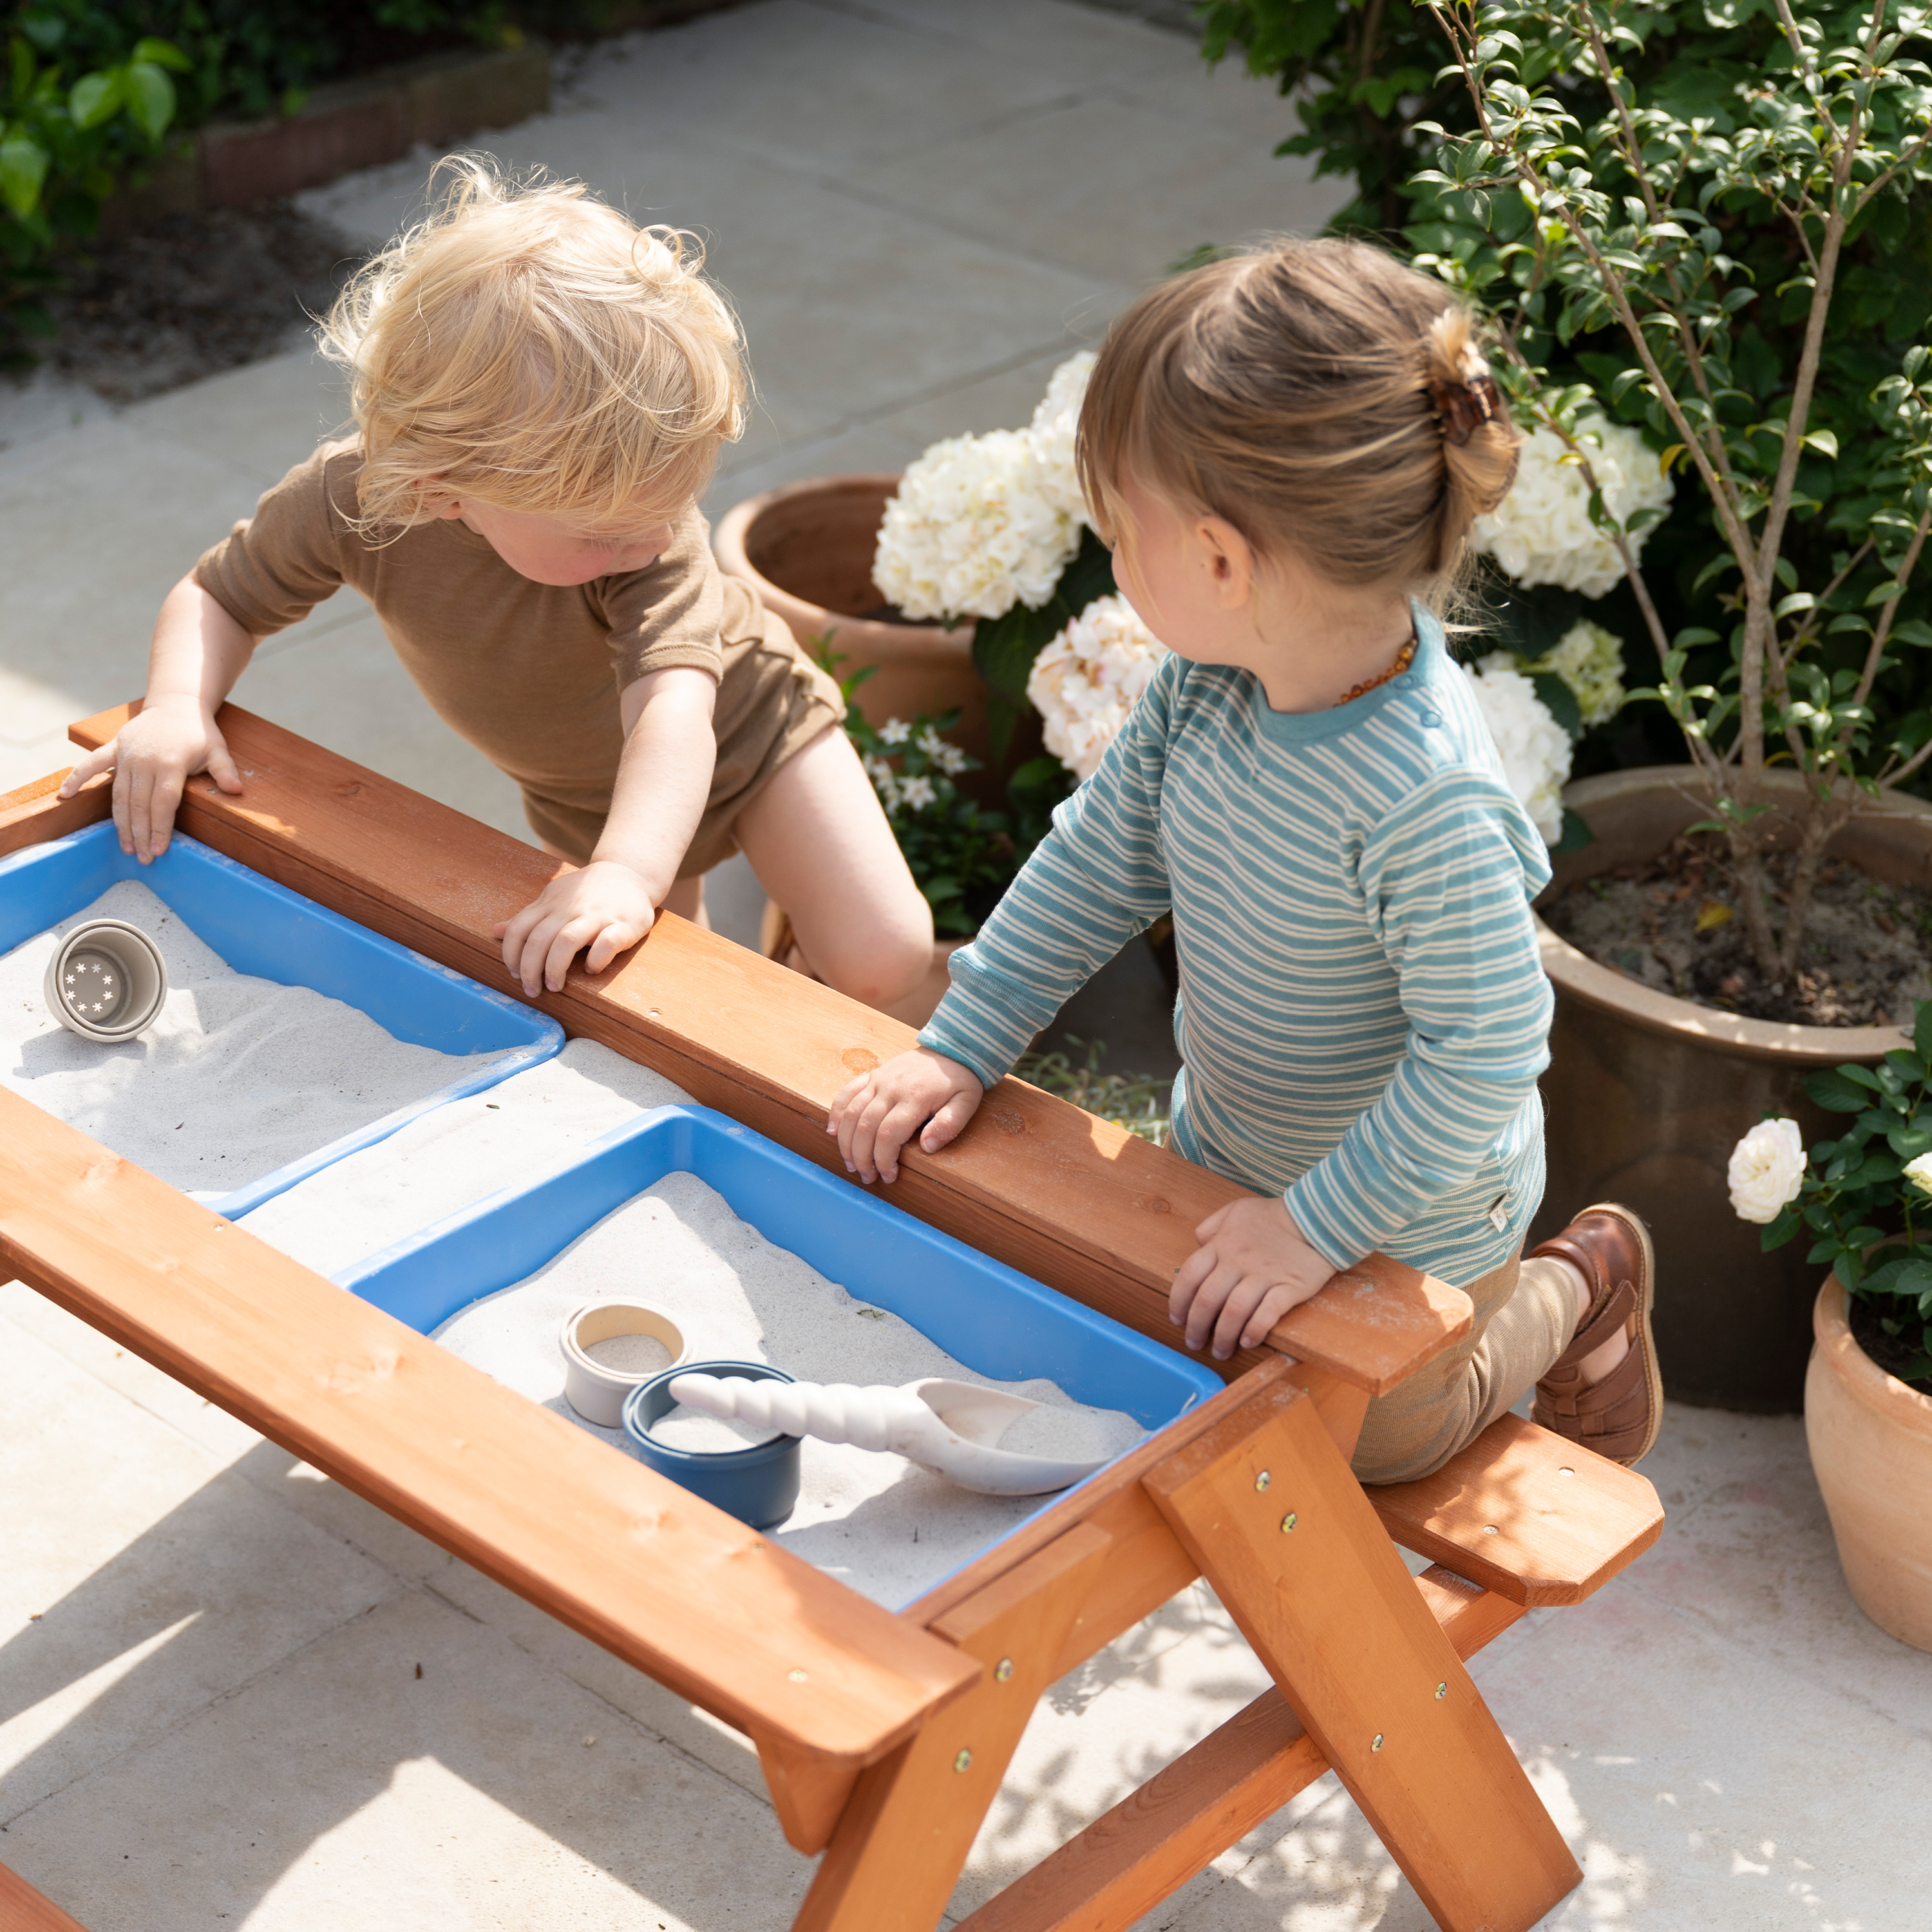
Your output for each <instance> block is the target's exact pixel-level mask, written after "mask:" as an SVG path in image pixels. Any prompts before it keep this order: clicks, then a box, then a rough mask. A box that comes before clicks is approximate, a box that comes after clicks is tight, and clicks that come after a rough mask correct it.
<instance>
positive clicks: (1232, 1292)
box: [1211, 1275, 1274, 1362]
mask: <svg viewBox="0 0 1932 1932" xmlns="http://www.w3.org/2000/svg"><path fill="white" fill-rule="evenodd" d="M1268 1293H1269V1288H1268V1283H1267V1281H1266V1280H1265V1279H1263V1278H1262V1277H1259V1276H1256V1275H1244V1276H1243V1277H1241V1279H1240V1280H1238V1281H1237V1282H1235V1283H1234V1284H1233V1285H1232V1286H1231V1287H1230V1288H1229V1290H1228V1298H1227V1299H1226V1301H1224V1302H1223V1303H1222V1304H1221V1313H1220V1315H1219V1316H1217V1318H1216V1320H1215V1323H1214V1346H1213V1349H1212V1350H1211V1353H1212V1354H1213V1355H1214V1359H1215V1361H1217V1362H1225V1361H1226V1360H1227V1359H1228V1358H1229V1356H1230V1355H1232V1354H1233V1353H1234V1352H1235V1349H1237V1348H1238V1346H1240V1343H1241V1337H1242V1335H1243V1334H1244V1333H1245V1332H1246V1331H1247V1328H1248V1327H1249V1325H1250V1322H1251V1321H1252V1319H1253V1317H1254V1315H1255V1313H1256V1310H1258V1309H1259V1307H1261V1306H1262V1304H1263V1303H1264V1302H1265V1301H1266V1300H1267V1299H1268ZM1273 1327H1274V1323H1273V1322H1270V1323H1269V1324H1268V1328H1273ZM1267 1333H1268V1329H1267V1328H1264V1329H1263V1330H1262V1334H1263V1335H1264V1336H1265V1335H1266V1334H1267Z"/></svg>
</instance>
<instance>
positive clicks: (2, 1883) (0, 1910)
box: [0, 1865, 87, 1932]
mask: <svg viewBox="0 0 1932 1932" xmlns="http://www.w3.org/2000/svg"><path fill="white" fill-rule="evenodd" d="M0 1928H4V1932H87V1927H86V1926H85V1925H83V1924H82V1923H81V1922H80V1920H79V1919H78V1918H72V1917H71V1916H70V1915H68V1913H66V1912H63V1911H62V1909H60V1907H59V1906H58V1905H56V1904H55V1903H54V1902H53V1900H52V1899H51V1898H49V1897H47V1896H46V1894H44V1893H43V1892H38V1891H35V1890H34V1888H33V1887H32V1886H31V1885H29V1884H28V1882H27V1881H26V1879H23V1877H22V1876H20V1873H18V1872H16V1871H9V1870H7V1867H5V1865H0Z"/></svg>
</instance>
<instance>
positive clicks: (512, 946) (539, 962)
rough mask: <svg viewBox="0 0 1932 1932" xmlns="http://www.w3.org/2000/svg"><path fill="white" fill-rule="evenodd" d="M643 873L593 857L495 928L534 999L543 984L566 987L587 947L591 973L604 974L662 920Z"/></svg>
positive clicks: (516, 976) (506, 959)
mask: <svg viewBox="0 0 1932 1932" xmlns="http://www.w3.org/2000/svg"><path fill="white" fill-rule="evenodd" d="M657 916H658V915H657V907H656V905H655V903H654V902H653V901H652V898H651V889H650V887H649V885H648V884H646V883H645V881H644V879H643V877H642V875H641V874H638V873H636V872H634V871H631V868H630V867H629V866H628V865H619V863H618V862H617V861H616V859H592V860H591V862H590V863H589V865H586V866H584V867H583V869H582V870H581V871H575V872H563V873H560V874H559V875H558V876H557V877H556V878H554V879H553V880H550V883H549V884H548V885H547V886H544V889H543V892H542V895H541V897H540V898H538V899H537V900H536V901H535V903H534V904H530V905H526V907H524V908H523V910H522V911H521V912H520V913H517V916H516V917H515V918H514V919H509V920H507V921H506V922H505V923H503V924H502V925H501V926H496V927H495V928H493V932H494V933H495V935H496V938H499V939H500V940H501V941H502V942H503V964H504V965H505V966H506V967H508V968H509V971H510V977H511V978H512V979H513V980H517V981H519V982H520V983H521V985H522V986H523V992H524V993H525V994H526V995H527V996H528V997H529V998H531V999H535V998H536V995H537V988H538V983H539V982H541V984H543V985H544V986H547V987H548V988H549V989H550V991H551V992H553V993H560V992H562V991H563V976H564V974H565V973H567V972H568V971H569V970H570V962H571V961H572V960H573V959H575V958H576V957H577V954H578V953H580V952H582V951H583V949H584V947H586V946H587V947H589V949H590V950H589V954H588V955H587V956H586V958H585V959H584V962H583V965H584V969H585V971H587V972H591V973H601V972H602V971H603V970H604V968H605V967H607V965H610V962H611V961H612V960H613V959H616V956H618V954H619V953H621V952H622V951H623V950H624V949H625V947H627V946H634V945H636V944H637V941H639V940H640V939H641V938H643V936H644V935H645V934H646V933H647V932H649V931H650V929H651V927H652V924H653V922H655V919H656V918H657Z"/></svg>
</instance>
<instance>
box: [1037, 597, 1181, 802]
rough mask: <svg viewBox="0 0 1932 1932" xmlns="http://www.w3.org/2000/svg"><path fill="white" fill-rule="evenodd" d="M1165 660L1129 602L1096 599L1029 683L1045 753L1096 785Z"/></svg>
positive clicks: (1052, 646) (1040, 661) (1045, 654)
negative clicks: (1042, 724) (1042, 725)
mask: <svg viewBox="0 0 1932 1932" xmlns="http://www.w3.org/2000/svg"><path fill="white" fill-rule="evenodd" d="M1166 655H1167V646H1166V645H1165V644H1163V643H1162V642H1161V641H1160V639H1159V638H1158V637H1156V636H1155V635H1154V633H1153V632H1152V631H1150V630H1149V629H1148V627H1147V626H1146V625H1145V624H1143V623H1142V622H1141V620H1140V618H1139V615H1138V613H1136V611H1135V609H1134V607H1133V605H1132V604H1130V603H1129V602H1128V601H1127V599H1126V598H1124V597H1097V598H1095V599H1094V601H1093V602H1092V603H1091V604H1088V607H1086V609H1085V610H1083V611H1082V612H1081V613H1080V614H1079V616H1077V617H1076V618H1075V619H1074V620H1073V622H1072V623H1070V624H1069V625H1067V626H1066V628H1064V630H1062V631H1060V632H1058V634H1056V635H1055V637H1054V638H1053V640H1052V642H1051V643H1049V644H1048V645H1047V646H1046V649H1044V650H1043V651H1042V652H1040V655H1039V656H1038V657H1037V658H1035V659H1034V665H1033V670H1032V673H1031V675H1030V676H1028V679H1027V696H1028V697H1030V698H1031V700H1033V703H1034V706H1035V708H1036V709H1037V710H1038V711H1039V712H1040V715H1041V717H1043V718H1045V719H1046V748H1047V749H1048V750H1049V751H1051V752H1052V754H1054V756H1055V757H1057V758H1058V759H1059V760H1061V763H1064V765H1065V766H1067V769H1069V770H1070V771H1071V772H1073V773H1074V775H1076V777H1079V778H1091V776H1092V775H1093V774H1094V767H1095V766H1097V765H1098V764H1099V763H1100V754H1102V752H1103V751H1106V748H1107V747H1108V746H1109V745H1111V744H1112V742H1114V737H1115V733H1117V732H1118V731H1119V730H1120V728H1121V726H1122V725H1123V724H1125V723H1126V722H1127V713H1128V712H1130V711H1131V710H1132V709H1133V704H1134V700H1135V699H1136V698H1137V697H1139V696H1140V694H1141V693H1142V691H1145V690H1146V688H1148V681H1149V680H1150V679H1151V678H1152V677H1153V676H1154V673H1155V671H1156V670H1158V669H1159V668H1160V661H1161V660H1162V659H1163V658H1164V657H1166Z"/></svg>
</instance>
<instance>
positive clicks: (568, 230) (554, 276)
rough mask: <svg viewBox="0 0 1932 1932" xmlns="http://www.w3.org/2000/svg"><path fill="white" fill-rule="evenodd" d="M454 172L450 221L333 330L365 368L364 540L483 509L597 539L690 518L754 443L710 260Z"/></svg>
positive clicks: (528, 189) (352, 295) (365, 272)
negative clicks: (591, 532) (475, 502)
mask: <svg viewBox="0 0 1932 1932" xmlns="http://www.w3.org/2000/svg"><path fill="white" fill-rule="evenodd" d="M437 174H438V175H440V176H443V177H444V180H443V185H442V189H441V192H440V193H438V194H436V195H435V196H434V199H433V206H432V209H431V213H430V214H428V216H427V217H426V218H425V219H424V220H422V221H421V222H419V223H417V224H416V226H413V227H412V228H410V229H406V230H405V231H404V233H402V234H401V235H399V236H398V237H397V238H396V239H395V241H393V242H391V243H390V244H389V246H388V247H387V248H385V249H384V250H383V251H382V252H381V254H379V255H377V256H376V257H374V259H373V260H371V261H369V262H368V263H366V264H365V266H363V268H362V269H361V270H360V271H359V272H358V273H357V275H356V277H355V278H354V280H353V281H351V282H350V284H349V286H348V287H347V288H346V289H344V291H343V293H342V295H341V298H340V299H338V301H337V302H336V304H335V308H333V309H332V311H331V312H330V314H329V319H328V320H327V322H326V323H324V324H323V327H322V329H321V332H320V340H321V343H322V348H323V354H324V355H326V356H328V357H329V359H330V360H331V361H332V362H338V363H340V364H341V365H344V367H345V368H347V370H348V371H349V372H350V396H351V407H352V408H353V411H354V413H355V418H356V427H357V428H358V429H359V430H360V431H361V432H362V455H363V469H362V475H361V478H360V479H359V485H358V492H359V502H360V506H361V509H362V518H361V526H362V528H363V529H365V531H367V532H376V531H378V530H385V529H386V530H388V531H390V532H400V531H401V530H402V529H407V528H408V527H409V526H410V525H412V524H414V523H421V522H422V521H423V520H425V518H426V517H431V516H434V514H437V511H438V510H439V509H440V508H441V507H442V506H443V505H445V504H447V503H449V502H460V500H461V499H463V498H464V497H466V496H475V497H478V498H480V499H482V500H483V501H484V502H489V503H492V504H494V505H496V506H498V507H499V508H503V509H510V510H530V511H547V512H550V513H553V514H568V515H574V516H577V517H581V518H582V519H583V520H584V522H585V523H586V525H587V526H592V527H597V526H609V527H613V528H615V527H619V526H622V525H624V524H626V523H630V524H634V523H636V522H637V520H638V519H639V514H640V506H642V508H643V511H646V513H651V514H664V515H670V514H675V513H676V511H679V510H681V509H682V508H683V507H684V506H685V505H686V504H688V503H689V502H691V501H692V499H694V498H695V497H696V496H697V495H698V493H700V491H701V490H703V487H704V486H705V484H706V482H708V481H709V478H710V475H711V471H712V465H713V464H714V463H715V461H716V460H717V455H718V446H720V444H721V443H725V442H727V441H730V440H733V439H734V438H736V437H737V436H738V435H739V433H740V431H741V429H742V423H743V417H744V407H745V388H746V382H747V378H746V374H745V366H744V360H743V353H742V338H741V337H740V335H739V329H738V325H737V323H736V320H735V319H734V318H733V316H732V314H731V311H730V309H729V308H727V306H726V305H725V303H724V300H723V299H722V298H721V296H719V294H718V292H717V291H716V290H715V289H713V288H712V287H711V286H710V285H709V284H708V283H707V282H706V281H705V280H704V278H703V274H702V272H701V271H702V269H703V260H704V257H703V249H702V248H701V247H700V245H698V244H697V242H696V240H695V239H694V238H693V237H691V236H686V235H684V234H682V233H679V231H678V230H676V229H670V228H644V229H640V228H639V227H638V226H637V225H636V223H634V222H632V221H631V220H630V219H629V218H628V217H627V216H625V215H624V214H619V212H618V211H617V210H616V209H615V208H609V207H606V206H605V205H604V204H603V203H602V202H598V201H595V200H593V199H591V198H590V196H589V194H588V193H586V190H585V189H584V187H583V184H581V183H580V182H577V181H554V182H541V183H539V182H537V181H529V182H524V183H518V182H516V181H511V180H508V179H506V178H505V177H504V176H503V175H501V174H499V172H497V170H496V169H495V167H494V166H493V165H491V164H490V163H489V162H488V161H487V160H482V159H479V158H478V157H472V156H458V157H452V158H450V159H449V160H444V161H443V162H441V163H439V164H438V167H437Z"/></svg>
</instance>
